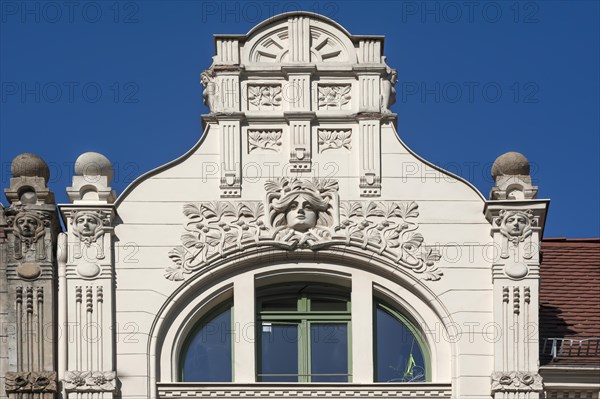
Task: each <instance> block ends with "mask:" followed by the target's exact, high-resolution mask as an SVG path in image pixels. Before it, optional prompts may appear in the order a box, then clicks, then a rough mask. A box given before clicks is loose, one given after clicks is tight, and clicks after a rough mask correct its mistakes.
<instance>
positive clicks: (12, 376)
mask: <svg viewBox="0 0 600 399" xmlns="http://www.w3.org/2000/svg"><path fill="white" fill-rule="evenodd" d="M4 389H5V390H6V393H9V394H11V393H17V394H21V395H23V394H32V393H55V392H56V372H55V371H18V372H8V373H6V380H5V386H4ZM20 397H22V396H19V398H20Z"/></svg>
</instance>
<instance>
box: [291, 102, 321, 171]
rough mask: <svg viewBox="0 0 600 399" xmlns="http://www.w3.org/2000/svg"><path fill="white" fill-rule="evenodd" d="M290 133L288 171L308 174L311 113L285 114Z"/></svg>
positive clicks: (313, 116)
mask: <svg viewBox="0 0 600 399" xmlns="http://www.w3.org/2000/svg"><path fill="white" fill-rule="evenodd" d="M285 118H286V119H287V120H288V123H289V132H290V140H289V143H290V170H291V171H292V172H310V170H311V168H312V161H311V159H312V135H311V123H312V120H313V119H314V118H315V114H314V113H313V112H286V113H285Z"/></svg>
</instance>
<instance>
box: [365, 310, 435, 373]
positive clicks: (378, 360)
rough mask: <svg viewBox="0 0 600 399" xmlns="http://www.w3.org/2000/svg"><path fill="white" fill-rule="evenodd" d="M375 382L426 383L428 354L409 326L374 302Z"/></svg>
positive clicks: (395, 314)
mask: <svg viewBox="0 0 600 399" xmlns="http://www.w3.org/2000/svg"><path fill="white" fill-rule="evenodd" d="M374 324H375V333H374V343H375V349H374V351H375V353H374V355H375V376H374V377H375V382H424V381H428V380H429V376H430V371H429V352H428V350H427V346H426V344H425V342H424V340H423V339H422V336H421V334H420V333H419V332H418V331H417V329H416V328H415V327H414V326H413V325H412V323H411V322H410V321H409V320H408V319H407V318H406V317H404V316H403V315H402V314H400V313H399V312H397V311H395V310H393V309H392V308H391V307H389V306H387V305H385V304H383V303H381V302H377V301H376V302H375V320H374Z"/></svg>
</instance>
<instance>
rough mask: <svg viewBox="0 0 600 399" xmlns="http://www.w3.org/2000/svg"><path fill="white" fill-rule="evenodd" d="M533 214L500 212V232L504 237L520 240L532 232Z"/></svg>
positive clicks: (528, 211) (527, 212)
mask: <svg viewBox="0 0 600 399" xmlns="http://www.w3.org/2000/svg"><path fill="white" fill-rule="evenodd" d="M532 223H533V213H532V212H531V211H530V210H527V211H500V231H501V232H502V234H503V235H505V236H507V237H509V238H511V239H513V240H514V239H517V240H520V239H522V238H525V237H527V236H529V235H530V234H531V232H532Z"/></svg>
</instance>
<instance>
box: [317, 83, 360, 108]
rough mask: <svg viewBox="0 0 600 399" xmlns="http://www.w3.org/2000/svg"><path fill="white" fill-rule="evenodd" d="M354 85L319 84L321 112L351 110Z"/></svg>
mask: <svg viewBox="0 0 600 399" xmlns="http://www.w3.org/2000/svg"><path fill="white" fill-rule="evenodd" d="M351 99H352V85H350V84H319V85H318V86H317V106H318V109H319V110H347V109H350V108H351V104H350V100H351Z"/></svg>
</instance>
